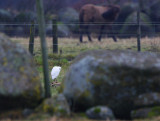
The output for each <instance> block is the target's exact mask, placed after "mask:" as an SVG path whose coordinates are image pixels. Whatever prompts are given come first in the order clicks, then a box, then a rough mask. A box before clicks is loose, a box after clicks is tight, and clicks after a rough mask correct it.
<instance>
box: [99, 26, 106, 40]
mask: <svg viewBox="0 0 160 121" xmlns="http://www.w3.org/2000/svg"><path fill="white" fill-rule="evenodd" d="M104 28H105V25H102V26H101V28H100V33H99V36H98V40H99V41H101V38H102V34H103V30H104Z"/></svg>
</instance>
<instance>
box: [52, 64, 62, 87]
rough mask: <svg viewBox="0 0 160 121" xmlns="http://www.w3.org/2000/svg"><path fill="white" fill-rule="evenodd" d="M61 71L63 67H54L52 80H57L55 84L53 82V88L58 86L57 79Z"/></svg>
mask: <svg viewBox="0 0 160 121" xmlns="http://www.w3.org/2000/svg"><path fill="white" fill-rule="evenodd" d="M60 71H61V67H60V66H54V67H53V68H52V71H51V77H52V80H55V82H52V84H51V85H52V86H54V85H56V83H57V77H58V75H59V73H60Z"/></svg>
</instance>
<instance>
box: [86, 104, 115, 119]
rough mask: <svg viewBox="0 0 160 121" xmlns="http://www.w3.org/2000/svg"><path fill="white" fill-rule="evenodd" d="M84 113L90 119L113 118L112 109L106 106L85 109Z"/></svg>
mask: <svg viewBox="0 0 160 121" xmlns="http://www.w3.org/2000/svg"><path fill="white" fill-rule="evenodd" d="M86 115H87V116H88V118H90V119H98V120H114V119H115V117H114V115H113V112H112V110H111V109H110V108H108V107H106V106H96V107H92V108H90V109H88V110H87V111H86Z"/></svg>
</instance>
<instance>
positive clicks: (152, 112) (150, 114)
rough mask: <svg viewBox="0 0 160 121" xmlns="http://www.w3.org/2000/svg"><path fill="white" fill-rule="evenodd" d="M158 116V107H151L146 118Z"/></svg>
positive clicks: (159, 110)
mask: <svg viewBox="0 0 160 121" xmlns="http://www.w3.org/2000/svg"><path fill="white" fill-rule="evenodd" d="M159 115H160V106H156V107H153V108H152V109H151V111H150V112H149V113H148V118H152V117H155V116H159Z"/></svg>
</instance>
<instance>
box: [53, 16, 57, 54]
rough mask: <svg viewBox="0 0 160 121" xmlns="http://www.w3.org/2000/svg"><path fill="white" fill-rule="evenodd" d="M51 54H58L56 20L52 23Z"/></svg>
mask: <svg viewBox="0 0 160 121" xmlns="http://www.w3.org/2000/svg"><path fill="white" fill-rule="evenodd" d="M52 32H53V33H52V34H53V53H58V37H57V19H53V21H52Z"/></svg>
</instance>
